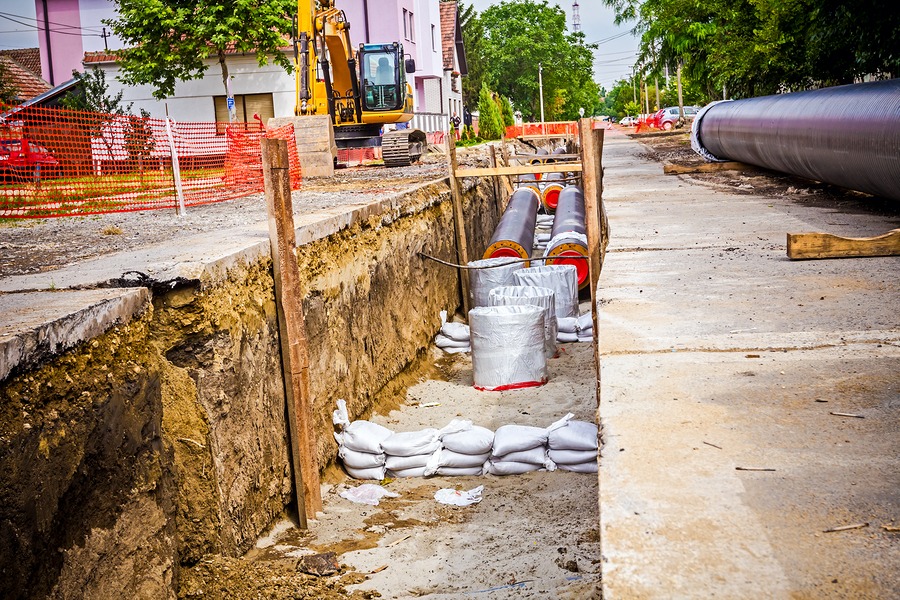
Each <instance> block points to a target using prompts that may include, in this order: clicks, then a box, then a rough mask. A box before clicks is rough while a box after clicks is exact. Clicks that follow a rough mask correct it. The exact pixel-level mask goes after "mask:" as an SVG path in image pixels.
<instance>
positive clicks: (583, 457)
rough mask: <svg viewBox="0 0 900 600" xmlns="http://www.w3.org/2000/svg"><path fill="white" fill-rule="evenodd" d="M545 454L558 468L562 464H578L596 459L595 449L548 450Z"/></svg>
mask: <svg viewBox="0 0 900 600" xmlns="http://www.w3.org/2000/svg"><path fill="white" fill-rule="evenodd" d="M547 455H548V456H549V457H550V460H552V461H553V462H555V463H556V464H557V466H559V468H560V469H561V468H562V466H563V465H578V464H581V463H586V462H590V461H594V462H596V461H597V451H596V450H550V451H549V452H547Z"/></svg>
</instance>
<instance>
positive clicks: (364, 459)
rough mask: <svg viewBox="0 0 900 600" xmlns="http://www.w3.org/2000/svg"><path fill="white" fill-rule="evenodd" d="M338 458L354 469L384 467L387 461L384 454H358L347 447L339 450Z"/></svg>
mask: <svg viewBox="0 0 900 600" xmlns="http://www.w3.org/2000/svg"><path fill="white" fill-rule="evenodd" d="M338 456H340V457H341V460H343V461H344V464H345V465H347V466H348V467H353V468H354V469H371V468H372V467H383V466H384V461H385V455H384V453H381V454H373V453H371V452H358V451H356V450H351V449H350V448H348V447H346V446H341V447H340V448H339V449H338Z"/></svg>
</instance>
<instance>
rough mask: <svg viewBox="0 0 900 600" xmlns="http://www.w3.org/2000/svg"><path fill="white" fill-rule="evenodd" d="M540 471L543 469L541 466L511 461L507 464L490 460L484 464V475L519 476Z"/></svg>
mask: <svg viewBox="0 0 900 600" xmlns="http://www.w3.org/2000/svg"><path fill="white" fill-rule="evenodd" d="M541 469H543V467H542V466H541V465H533V464H531V463H518V462H511V461H510V462H507V461H493V460H492V461H489V462H488V463H487V464H485V473H490V474H491V475H521V474H522V473H530V472H531V471H540V470H541Z"/></svg>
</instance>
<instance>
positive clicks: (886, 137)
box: [691, 79, 900, 200]
mask: <svg viewBox="0 0 900 600" xmlns="http://www.w3.org/2000/svg"><path fill="white" fill-rule="evenodd" d="M691 143H692V146H693V147H694V150H696V151H697V152H699V153H700V154H702V155H703V156H705V157H706V158H708V159H710V160H736V161H740V162H744V163H748V164H751V165H756V166H759V167H764V168H767V169H772V170H775V171H783V172H785V173H790V174H791V175H797V176H799V177H805V178H807V179H813V180H816V181H822V182H824V183H830V184H832V185H837V186H840V187H844V188H848V189H851V190H857V191H860V192H866V193H869V194H873V195H875V196H883V197H885V198H891V199H893V200H900V79H890V80H887V81H872V82H868V83H858V84H853V85H842V86H839V87H832V88H823V89H820V90H812V91H808V92H794V93H791V94H779V95H776V96H763V97H760V98H749V99H747V100H735V101H730V102H719V103H716V104H711V105H710V106H707V107H706V108H705V109H704V110H703V111H701V113H700V114H699V115H698V116H697V118H696V119H695V120H694V125H693V130H692V132H691ZM710 155H711V156H710Z"/></svg>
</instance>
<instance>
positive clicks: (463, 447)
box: [441, 425, 494, 455]
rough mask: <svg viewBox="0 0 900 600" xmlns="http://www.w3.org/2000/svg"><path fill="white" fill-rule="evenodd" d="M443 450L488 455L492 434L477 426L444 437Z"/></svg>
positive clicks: (492, 440)
mask: <svg viewBox="0 0 900 600" xmlns="http://www.w3.org/2000/svg"><path fill="white" fill-rule="evenodd" d="M441 441H442V442H443V443H444V448H446V449H447V450H451V451H453V452H458V453H460V454H471V455H481V454H486V453H487V454H489V453H490V451H491V447H492V446H493V445H494V432H493V431H491V430H490V429H487V428H485V427H480V426H478V425H475V426H473V427H472V428H471V429H468V430H466V431H459V432H456V433H450V434H447V435H444V436H443V437H442V438H441Z"/></svg>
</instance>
